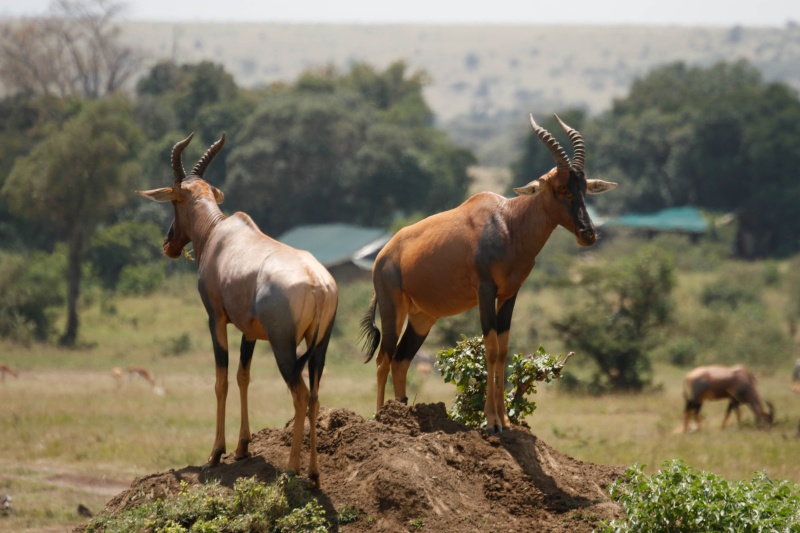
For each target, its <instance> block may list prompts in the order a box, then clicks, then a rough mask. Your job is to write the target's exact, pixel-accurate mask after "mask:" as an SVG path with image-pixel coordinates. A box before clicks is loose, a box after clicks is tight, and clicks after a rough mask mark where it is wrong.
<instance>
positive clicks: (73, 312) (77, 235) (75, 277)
mask: <svg viewBox="0 0 800 533" xmlns="http://www.w3.org/2000/svg"><path fill="white" fill-rule="evenodd" d="M67 246H68V251H67V328H66V330H65V331H64V334H63V335H62V336H61V339H60V340H59V343H60V344H61V345H62V346H69V347H72V346H75V341H77V339H78V299H79V298H80V294H81V257H82V256H83V231H82V230H81V229H80V228H76V229H75V230H74V231H73V233H72V235H71V236H70V238H69V243H68V245H67Z"/></svg>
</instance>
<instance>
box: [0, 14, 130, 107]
mask: <svg viewBox="0 0 800 533" xmlns="http://www.w3.org/2000/svg"><path fill="white" fill-rule="evenodd" d="M123 9H124V4H121V3H117V2H112V1H110V0H55V1H54V2H53V3H52V4H51V7H50V10H49V12H48V13H47V14H46V15H45V16H42V17H37V18H30V19H24V20H21V21H8V22H6V23H5V24H4V27H3V28H2V31H0V83H2V85H3V86H4V87H5V89H6V91H7V92H9V93H24V94H38V95H48V96H56V97H61V98H63V97H66V96H78V97H81V98H89V99H97V98H101V97H103V96H105V95H108V94H112V93H114V92H115V91H116V90H118V89H120V88H121V87H123V86H124V85H125V84H126V83H127V82H128V81H130V80H131V78H132V76H133V75H134V74H135V73H136V71H137V70H138V68H139V66H140V64H141V59H142V57H141V54H140V53H139V52H138V51H136V50H135V49H133V48H132V47H129V46H126V45H123V44H122V43H120V41H119V34H120V29H119V27H118V26H116V25H115V24H114V20H115V19H116V18H117V17H118V16H119V14H120V13H121V12H122V10H123Z"/></svg>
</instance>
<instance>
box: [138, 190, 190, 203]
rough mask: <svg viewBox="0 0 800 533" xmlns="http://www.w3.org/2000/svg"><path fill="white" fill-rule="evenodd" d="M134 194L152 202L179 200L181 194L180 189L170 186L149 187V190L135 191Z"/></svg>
mask: <svg viewBox="0 0 800 533" xmlns="http://www.w3.org/2000/svg"><path fill="white" fill-rule="evenodd" d="M136 194H138V195H139V196H141V197H142V198H147V199H148V200H152V201H154V202H173V201H175V200H179V199H180V196H181V192H180V189H174V188H172V187H163V188H161V189H151V190H149V191H136Z"/></svg>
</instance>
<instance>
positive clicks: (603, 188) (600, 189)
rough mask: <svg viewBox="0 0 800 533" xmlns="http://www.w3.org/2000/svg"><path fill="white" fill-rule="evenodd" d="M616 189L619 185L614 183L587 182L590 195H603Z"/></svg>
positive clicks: (601, 181)
mask: <svg viewBox="0 0 800 533" xmlns="http://www.w3.org/2000/svg"><path fill="white" fill-rule="evenodd" d="M616 188H617V184H616V183H614V182H613V181H603V180H586V192H588V193H589V194H601V193H604V192H608V191H610V190H612V189H616Z"/></svg>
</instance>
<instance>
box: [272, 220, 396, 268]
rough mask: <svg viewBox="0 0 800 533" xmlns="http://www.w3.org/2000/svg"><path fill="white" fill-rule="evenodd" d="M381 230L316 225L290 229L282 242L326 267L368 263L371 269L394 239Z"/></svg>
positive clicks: (337, 225)
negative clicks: (389, 242)
mask: <svg viewBox="0 0 800 533" xmlns="http://www.w3.org/2000/svg"><path fill="white" fill-rule="evenodd" d="M391 236H392V235H391V234H390V233H387V231H386V230H385V229H381V228H365V227H363V226H355V225H353V224H342V223H336V224H312V225H307V226H297V227H295V228H292V229H290V230H289V231H287V232H286V233H284V234H283V235H281V236H280V238H279V239H278V240H279V241H280V242H282V243H284V244H288V245H289V246H292V247H294V248H297V249H299V250H308V251H309V252H311V254H312V255H313V256H314V257H316V258H317V261H319V262H320V263H322V264H323V265H324V266H326V267H329V266H335V265H339V264H342V263H346V262H348V261H353V262H355V263H356V264H359V265H361V264H366V263H369V265H367V268H370V267H371V265H372V261H370V260H366V261H365V258H368V257H369V256H374V255H375V254H376V253H377V252H378V251H379V250H380V249H381V248H383V245H384V244H386V243H387V242H388V241H389V239H390V238H391Z"/></svg>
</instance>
